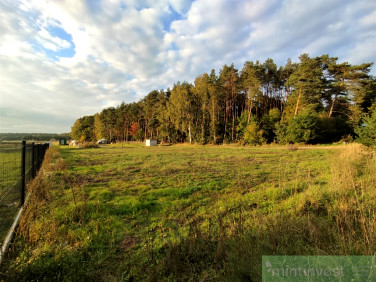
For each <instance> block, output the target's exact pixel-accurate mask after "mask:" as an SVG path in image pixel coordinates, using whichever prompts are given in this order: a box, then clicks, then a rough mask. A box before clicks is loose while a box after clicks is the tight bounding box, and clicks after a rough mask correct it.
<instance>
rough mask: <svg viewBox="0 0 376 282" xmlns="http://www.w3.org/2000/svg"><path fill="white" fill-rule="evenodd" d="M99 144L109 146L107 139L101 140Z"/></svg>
mask: <svg viewBox="0 0 376 282" xmlns="http://www.w3.org/2000/svg"><path fill="white" fill-rule="evenodd" d="M97 144H108V141H107V139H100V140H98V141H97Z"/></svg>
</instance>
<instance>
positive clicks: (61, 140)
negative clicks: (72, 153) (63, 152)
mask: <svg viewBox="0 0 376 282" xmlns="http://www.w3.org/2000/svg"><path fill="white" fill-rule="evenodd" d="M59 145H67V139H65V138H63V139H60V140H59Z"/></svg>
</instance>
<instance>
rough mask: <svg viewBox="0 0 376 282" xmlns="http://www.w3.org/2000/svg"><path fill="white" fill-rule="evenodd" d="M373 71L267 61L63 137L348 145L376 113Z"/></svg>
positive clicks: (93, 119)
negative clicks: (279, 63)
mask: <svg viewBox="0 0 376 282" xmlns="http://www.w3.org/2000/svg"><path fill="white" fill-rule="evenodd" d="M372 65H373V63H362V64H360V65H351V64H349V63H347V62H344V63H339V62H338V58H336V57H330V56H329V55H322V56H319V57H310V56H309V55H308V54H302V55H301V56H300V57H299V62H292V61H291V60H290V59H289V60H288V61H287V63H286V65H285V66H280V67H278V66H277V65H276V64H275V62H274V61H273V59H267V60H266V61H265V62H263V63H261V62H259V61H256V62H252V61H247V62H245V64H244V66H243V68H242V69H241V70H238V69H236V68H235V67H234V65H233V64H231V65H230V66H228V65H224V66H223V67H222V69H220V71H219V73H218V74H216V72H215V70H214V69H213V70H212V71H211V72H210V74H209V73H204V74H201V75H199V76H197V77H196V79H195V80H194V82H193V84H192V83H189V82H176V83H175V84H174V85H173V87H172V88H168V89H167V90H153V91H151V92H150V93H149V94H148V95H146V97H145V98H143V99H142V100H140V101H139V102H134V103H128V104H127V103H124V102H123V103H122V104H121V105H119V106H118V107H116V108H115V107H109V108H105V109H103V110H102V111H101V112H100V113H96V114H94V115H90V116H84V117H81V118H79V119H77V120H76V121H75V123H74V124H73V126H72V128H71V133H70V136H71V137H72V138H73V139H77V140H81V141H88V142H93V141H96V140H99V139H101V138H106V139H107V140H109V141H111V142H118V141H130V140H143V139H146V138H151V139H158V140H159V141H160V142H166V143H176V142H190V143H199V144H207V143H211V144H223V143H239V144H244V145H246V144H250V145H261V144H265V143H273V142H274V143H286V142H293V143H308V144H317V143H332V142H338V141H340V140H342V141H352V140H353V139H354V138H355V137H356V136H357V134H356V133H357V132H361V130H362V125H364V119H367V118H370V117H371V115H372V113H373V112H375V111H376V78H375V77H374V76H372V75H370V74H369V73H370V70H371V67H372ZM373 116H375V118H376V114H374V115H373Z"/></svg>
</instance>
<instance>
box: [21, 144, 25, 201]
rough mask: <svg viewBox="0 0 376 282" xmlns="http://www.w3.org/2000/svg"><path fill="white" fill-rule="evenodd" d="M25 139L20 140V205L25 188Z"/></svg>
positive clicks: (23, 197) (23, 198) (23, 199)
mask: <svg viewBox="0 0 376 282" xmlns="http://www.w3.org/2000/svg"><path fill="white" fill-rule="evenodd" d="M25 169H26V141H22V155H21V190H20V205H21V207H22V206H23V204H24V203H25V188H26V175H25V172H26V171H25Z"/></svg>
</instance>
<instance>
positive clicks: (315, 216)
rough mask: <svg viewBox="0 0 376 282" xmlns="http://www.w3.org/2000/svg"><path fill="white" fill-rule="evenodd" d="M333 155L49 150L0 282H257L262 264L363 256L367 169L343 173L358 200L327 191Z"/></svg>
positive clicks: (370, 230)
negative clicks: (278, 258) (274, 258)
mask: <svg viewBox="0 0 376 282" xmlns="http://www.w3.org/2000/svg"><path fill="white" fill-rule="evenodd" d="M341 152H342V151H341ZM340 154H341V153H340V152H339V150H337V149H334V150H332V149H320V148H311V149H307V150H293V151H290V150H286V149H285V148H280V147H275V148H274V147H269V148H251V147H237V146H198V145H192V146H188V145H174V146H163V147H162V146H161V147H144V146H142V145H140V144H128V145H125V146H124V147H123V148H122V147H118V146H107V147H103V148H92V149H60V151H58V150H56V149H53V150H50V152H49V153H48V156H47V160H46V161H45V164H44V167H43V169H42V170H41V171H42V173H40V174H39V175H38V177H37V179H36V180H35V183H34V184H33V186H32V187H31V191H32V198H31V201H30V204H29V205H28V207H27V210H26V213H25V215H24V216H23V219H22V222H21V225H20V230H19V236H18V237H17V239H16V242H15V245H14V248H13V251H11V252H10V254H9V256H8V258H7V260H6V262H5V263H4V264H3V268H2V269H1V271H0V278H3V279H5V280H13V279H21V280H22V279H24V280H30V279H35V280H38V279H39V280H42V279H57V280H76V279H79V280H92V279H96V280H105V281H108V280H125V281H128V280H129V281H130V280H161V279H162V280H189V279H190V280H193V281H195V280H199V279H204V280H216V281H217V280H249V279H252V280H256V281H258V280H260V279H261V256H262V255H273V254H290V255H293V254H296V255H298V254H299V255H307V254H310V255H318V254H327V255H329V254H333V255H334V254H338V255H340V254H342V255H343V254H359V255H360V254H375V250H376V247H375V244H374V243H372V242H373V241H371V240H372V239H373V238H375V237H374V232H375V230H376V228H375V225H372V224H371V223H367V220H368V221H369V222H371V221H372V220H373V219H374V218H375V217H374V216H375V203H374V202H372V201H373V199H374V198H373V196H375V195H374V194H375V193H374V192H370V191H369V190H368V188H367V187H369V186H367V185H374V181H375V179H374V178H372V177H368V176H367V175H368V174H369V173H370V172H369V171H367V170H366V168H367V169H369V168H371V167H373V165H374V163H373V162H374V159H373V158H372V157H369V156H368V155H367V158H368V159H369V160H370V162H371V163H370V164H365V163H362V162H359V161H358V163H356V164H355V166H356V169H355V171H357V172H356V174H354V175H352V176H351V177H352V178H351V179H354V180H355V181H358V182H359V181H360V182H359V183H363V184H364V185H363V186H364V187H363V188H362V189H363V190H362V191H363V192H362V193H361V194H360V193H358V192H357V191H355V192H354V189H353V187H350V188H348V189H342V188H341V184H338V183H339V182H341V179H342V178H341V175H342V174H344V173H345V172H341V169H342V168H338V167H336V166H335V163H336V160H337V159H338V158H339V157H340V156H341V155H340ZM357 154H359V152H358V153H357ZM60 155H61V156H60ZM61 158H62V159H63V160H64V161H62V160H61ZM342 161H343V162H346V158H344V159H342ZM350 167H351V169H352V168H353V167H354V165H350ZM333 169H335V171H336V172H338V174H339V176H338V177H337V176H336V177H334V176H332V175H333ZM335 175H336V174H335ZM342 176H343V175H342ZM367 177H368V178H367ZM333 181H337V182H333ZM362 181H363V182H362ZM336 183H337V184H338V185H337V184H336ZM354 193H355V194H354ZM372 193H373V194H372ZM354 195H355V196H356V197H355V198H356V199H357V202H356V203H352V199H355V198H354ZM366 206H367V208H368V209H366V208H365V207H366ZM356 210H360V211H361V212H363V214H359V213H358V214H356ZM372 212H373V214H372ZM352 213H354V214H353V216H352ZM354 218H356V219H357V220H354ZM362 222H363V223H362ZM341 228H342V229H341ZM349 234H353V235H352V236H351V238H350V237H349ZM349 238H350V239H351V242H352V245H346V244H345V241H346V240H348V239H349ZM367 240H368V241H367Z"/></svg>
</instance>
